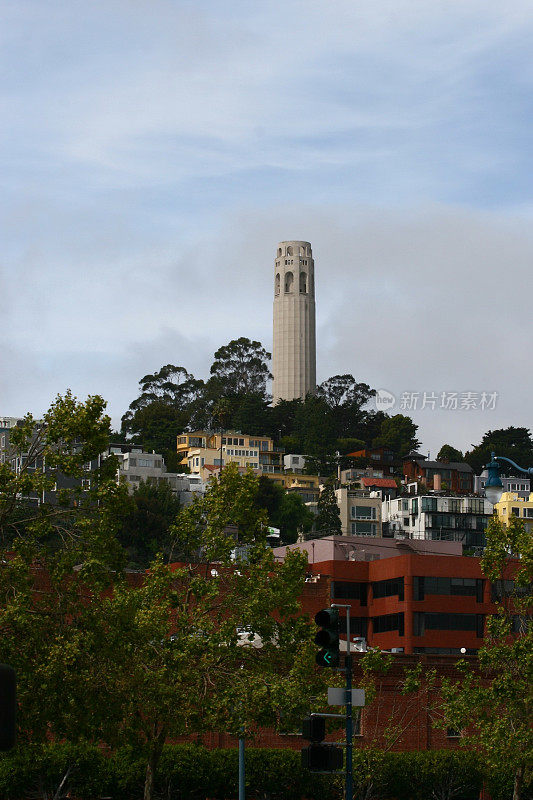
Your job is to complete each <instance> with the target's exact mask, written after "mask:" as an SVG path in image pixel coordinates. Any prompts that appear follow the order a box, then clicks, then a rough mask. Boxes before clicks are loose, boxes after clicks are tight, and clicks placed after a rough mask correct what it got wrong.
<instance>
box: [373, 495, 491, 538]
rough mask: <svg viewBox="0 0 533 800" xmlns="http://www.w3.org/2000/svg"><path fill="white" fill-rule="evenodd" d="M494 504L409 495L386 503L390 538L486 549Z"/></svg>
mask: <svg viewBox="0 0 533 800" xmlns="http://www.w3.org/2000/svg"><path fill="white" fill-rule="evenodd" d="M491 515H492V504H491V503H489V501H488V500H487V499H486V498H484V497H473V496H465V497H448V496H445V495H414V496H413V495H408V496H402V497H397V498H394V499H391V500H384V502H383V523H384V526H386V531H387V533H388V535H390V536H392V537H398V536H403V537H405V538H409V539H430V540H433V541H435V540H443V541H455V542H462V543H463V544H465V545H467V546H469V547H482V546H483V545H484V542H485V534H484V531H485V529H486V527H487V525H488V521H489V519H490V517H491Z"/></svg>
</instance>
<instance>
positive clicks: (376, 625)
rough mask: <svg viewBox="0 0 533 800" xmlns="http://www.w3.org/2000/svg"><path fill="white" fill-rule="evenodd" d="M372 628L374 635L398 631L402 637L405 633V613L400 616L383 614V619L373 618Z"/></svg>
mask: <svg viewBox="0 0 533 800" xmlns="http://www.w3.org/2000/svg"><path fill="white" fill-rule="evenodd" d="M372 626H373V632H374V633H388V632H389V631H398V634H399V635H400V636H403V632H404V617H403V611H402V612H401V613H400V614H383V616H381V617H372Z"/></svg>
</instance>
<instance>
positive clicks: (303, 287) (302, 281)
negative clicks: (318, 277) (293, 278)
mask: <svg viewBox="0 0 533 800" xmlns="http://www.w3.org/2000/svg"><path fill="white" fill-rule="evenodd" d="M300 292H301V293H302V294H307V273H305V272H300Z"/></svg>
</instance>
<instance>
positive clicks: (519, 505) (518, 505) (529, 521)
mask: <svg viewBox="0 0 533 800" xmlns="http://www.w3.org/2000/svg"><path fill="white" fill-rule="evenodd" d="M515 480H516V479H515ZM494 511H495V512H496V514H497V515H498V518H499V519H500V520H501V521H502V522H504V523H505V525H507V524H508V522H509V518H510V517H511V515H513V514H514V516H515V517H518V519H520V520H521V521H522V522H523V523H524V525H525V528H526V530H527V531H530V532H531V533H533V492H532V493H531V494H530V495H529V497H528V499H527V500H524V499H523V498H522V497H520V496H519V494H518V492H504V493H503V494H502V496H501V498H500V501H499V503H496V505H495V506H494Z"/></svg>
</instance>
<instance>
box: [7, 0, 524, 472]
mask: <svg viewBox="0 0 533 800" xmlns="http://www.w3.org/2000/svg"><path fill="white" fill-rule="evenodd" d="M532 36H533V7H532V6H531V3H530V2H529V0H527V2H526V1H524V2H521V0H508V2H506V3H505V4H503V3H501V2H499V0H498V1H496V0H446V1H445V0H432V2H430V3H428V2H427V0H375V2H373V3H368V2H364V3H363V2H361V0H327V2H326V0H283V2H278V0H263V2H261V3H254V2H250V1H249V0H225V2H221V0H218V1H217V2H215V0H194V2H181V1H180V0H105V2H99V0H91V2H90V3H87V2H86V0H84V2H79V0H69V2H68V3H65V2H64V0H60V1H58V2H56V0H3V2H2V4H1V5H0V174H1V183H2V191H1V193H0V314H1V319H2V325H1V326H0V416H3V415H6V416H19V415H22V414H24V413H25V412H27V411H31V412H32V413H34V414H35V415H37V416H38V415H40V414H42V413H43V411H44V410H46V408H47V407H48V406H49V405H50V403H51V402H52V400H53V399H54V397H55V396H56V394H57V393H63V392H64V391H65V390H66V389H67V388H71V389H72V391H73V392H74V393H75V394H76V395H77V396H78V397H80V398H84V397H86V396H87V395H88V394H101V395H103V396H104V397H105V398H106V399H107V401H108V411H109V413H110V414H111V415H112V418H113V422H114V424H115V425H116V426H117V425H119V424H120V417H121V415H122V414H123V413H124V412H125V410H126V409H127V407H128V405H129V403H130V402H131V401H132V400H133V399H134V398H135V397H136V396H137V394H138V381H139V379H140V378H141V377H142V376H143V375H145V374H146V373H152V372H154V371H156V370H158V369H159V368H160V367H161V366H162V365H164V364H168V363H173V364H176V365H180V366H184V367H186V369H187V370H188V371H189V372H191V373H193V374H194V375H195V376H196V377H199V378H206V377H207V376H208V372H209V366H210V364H211V362H212V356H213V353H214V351H215V350H216V349H217V348H218V347H220V346H221V345H223V344H226V343H227V342H229V341H230V340H231V339H234V338H238V337H239V336H247V337H249V338H251V339H255V340H259V341H261V342H262V343H263V345H264V346H265V347H266V348H267V349H269V350H270V349H271V345H272V300H273V281H274V256H275V252H276V246H277V243H278V242H279V241H283V240H287V239H303V240H306V241H310V242H311V244H312V247H313V255H314V258H315V272H316V294H317V377H318V380H319V381H322V380H325V379H327V378H328V377H330V376H331V375H335V374H345V373H351V374H352V375H353V376H354V377H355V378H356V379H357V380H358V381H364V382H366V383H368V384H370V385H371V386H372V387H374V388H375V389H380V390H382V394H383V393H387V394H383V396H384V397H388V396H389V394H388V393H390V394H391V395H393V400H392V401H390V402H393V403H394V405H391V406H390V408H389V409H388V411H389V413H407V414H410V415H411V416H412V417H413V419H414V420H415V422H416V423H417V424H418V425H419V426H420V427H419V433H418V435H419V438H420V440H421V442H422V446H421V450H422V451H423V452H431V454H432V456H435V455H436V453H437V452H438V449H439V448H440V446H441V445H442V444H443V443H445V442H447V443H449V444H452V445H454V446H456V447H458V448H460V449H462V450H464V449H466V448H469V447H470V445H471V444H473V443H476V442H478V441H479V440H480V438H481V436H482V435H483V433H484V432H485V431H487V430H489V429H495V428H501V427H507V426H509V425H516V426H525V427H531V424H532V420H531V398H532V396H533V371H532V370H531V369H530V368H528V367H527V364H528V363H530V362H531V342H532V336H531V332H532V331H531V318H532V312H531V308H532V306H531V296H532V288H533V281H532V279H531V272H532V265H533V225H532V220H533V199H532V192H531V178H532V174H533V170H532V166H533V165H532V160H533V158H532V134H531V131H532V122H533V92H532V88H533V86H532V84H533V60H532V59H531V41H532ZM454 396H455V403H454V401H453V397H454ZM455 405H456V406H457V407H454V406H455Z"/></svg>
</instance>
